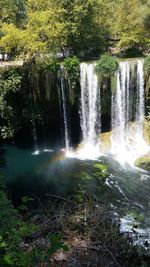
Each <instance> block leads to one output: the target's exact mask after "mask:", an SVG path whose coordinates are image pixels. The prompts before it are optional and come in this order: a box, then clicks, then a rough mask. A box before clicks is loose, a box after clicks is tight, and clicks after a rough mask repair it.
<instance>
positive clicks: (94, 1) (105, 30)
mask: <svg viewBox="0 0 150 267" xmlns="http://www.w3.org/2000/svg"><path fill="white" fill-rule="evenodd" d="M0 14H1V15H0V49H1V50H2V51H6V52H12V53H13V54H15V55H22V54H23V55H33V54H34V53H39V54H41V53H42V54H43V53H56V52H60V51H65V50H66V49H70V50H72V51H73V52H74V54H79V53H81V54H82V52H83V51H94V52H96V51H98V52H100V51H101V50H103V49H104V50H105V49H106V47H107V46H108V45H109V40H115V41H116V43H115V46H118V47H119V48H125V49H126V48H131V47H134V46H136V47H141V46H142V47H143V46H144V45H147V46H148V48H149V43H150V41H149V40H150V27H149V25H150V1H149V0H131V1H127V0H113V1H110V0H83V1H80V0H72V1H68V0H17V1H15V0H0Z"/></svg>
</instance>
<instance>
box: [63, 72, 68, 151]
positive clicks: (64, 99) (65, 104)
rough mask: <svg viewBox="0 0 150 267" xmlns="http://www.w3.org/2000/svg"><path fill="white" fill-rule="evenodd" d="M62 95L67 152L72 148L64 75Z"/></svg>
mask: <svg viewBox="0 0 150 267" xmlns="http://www.w3.org/2000/svg"><path fill="white" fill-rule="evenodd" d="M62 72H63V70H62ZM61 94H62V106H63V118H64V131H65V146H66V150H67V151H68V150H69V147H70V139H69V126H68V112H67V111H68V110H67V97H66V90H65V80H64V76H63V73H62V75H61Z"/></svg>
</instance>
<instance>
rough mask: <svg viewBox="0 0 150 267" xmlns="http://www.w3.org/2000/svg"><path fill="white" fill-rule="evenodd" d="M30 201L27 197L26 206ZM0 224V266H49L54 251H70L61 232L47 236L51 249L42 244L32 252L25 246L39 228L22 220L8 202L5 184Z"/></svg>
mask: <svg viewBox="0 0 150 267" xmlns="http://www.w3.org/2000/svg"><path fill="white" fill-rule="evenodd" d="M0 181H1V180H0ZM31 200H32V199H31V198H30V197H28V196H25V197H24V198H23V204H26V203H28V202H29V201H31ZM0 222H1V223H0V266H3V267H8V266H12V267H14V266H15V267H27V266H28V267H34V266H36V265H37V264H40V263H41V264H45V263H49V264H50V259H51V257H52V255H53V253H54V252H57V251H58V250H60V249H62V250H65V251H67V250H68V246H66V245H65V244H64V242H63V236H62V235H61V234H59V233H54V234H48V236H47V240H48V242H49V246H47V247H43V246H42V244H38V245H36V244H35V245H33V246H30V249H29V250H28V249H25V247H24V248H23V247H22V244H23V243H24V237H26V236H27V237H28V236H31V235H32V234H33V233H35V232H37V231H38V226H37V225H36V224H33V223H30V222H26V221H23V220H21V216H20V215H19V213H18V211H17V210H16V209H14V207H13V205H12V204H11V202H10V201H9V200H8V199H7V195H6V193H5V192H4V186H3V182H2V181H1V187H0Z"/></svg>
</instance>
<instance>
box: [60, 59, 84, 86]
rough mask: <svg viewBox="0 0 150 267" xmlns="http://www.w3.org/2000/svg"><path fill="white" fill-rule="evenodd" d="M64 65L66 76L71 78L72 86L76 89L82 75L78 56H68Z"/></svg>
mask: <svg viewBox="0 0 150 267" xmlns="http://www.w3.org/2000/svg"><path fill="white" fill-rule="evenodd" d="M63 65H64V69H65V71H66V76H67V77H68V78H69V79H70V81H71V84H72V88H73V89H75V87H76V83H77V81H78V80H79V77H80V61H79V59H78V58H77V57H76V56H74V57H68V58H66V59H65V60H64V62H63Z"/></svg>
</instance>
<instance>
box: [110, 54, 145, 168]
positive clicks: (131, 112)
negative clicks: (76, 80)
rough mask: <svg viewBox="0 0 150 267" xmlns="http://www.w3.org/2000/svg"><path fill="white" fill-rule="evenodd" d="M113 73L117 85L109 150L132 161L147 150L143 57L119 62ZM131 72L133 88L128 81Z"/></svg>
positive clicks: (119, 158) (130, 79) (131, 163)
mask: <svg viewBox="0 0 150 267" xmlns="http://www.w3.org/2000/svg"><path fill="white" fill-rule="evenodd" d="M132 72H134V73H132ZM116 75H117V88H116V92H115V94H114V95H113V96H112V135H111V153H112V154H113V155H114V156H115V158H116V159H117V160H118V161H119V162H120V163H121V164H124V163H126V162H127V163H129V164H130V165H134V162H135V160H136V158H138V157H139V156H141V155H144V154H145V153H147V152H148V151H149V147H148V145H147V144H146V142H145V141H144V137H143V125H144V74H143V60H142V59H139V60H137V61H133V62H132V61H124V62H120V64H119V69H118V71H117V74H116ZM133 75H134V76H135V77H134V82H135V83H136V86H135V87H136V88H133V85H132V82H133V81H132V78H133ZM131 81H132V82H131ZM135 89H136V90H135Z"/></svg>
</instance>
